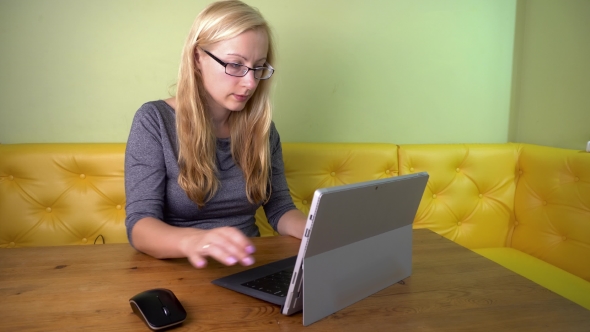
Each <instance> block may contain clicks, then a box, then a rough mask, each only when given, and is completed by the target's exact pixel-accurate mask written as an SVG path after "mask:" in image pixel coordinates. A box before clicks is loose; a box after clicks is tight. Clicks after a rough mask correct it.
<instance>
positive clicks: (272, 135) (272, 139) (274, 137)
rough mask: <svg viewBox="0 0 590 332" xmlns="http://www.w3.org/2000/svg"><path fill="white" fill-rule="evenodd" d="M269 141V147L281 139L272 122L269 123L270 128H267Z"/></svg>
mask: <svg viewBox="0 0 590 332" xmlns="http://www.w3.org/2000/svg"><path fill="white" fill-rule="evenodd" d="M268 137H269V141H270V143H271V145H273V143H276V142H277V141H278V142H280V141H281V137H280V135H279V131H278V130H277V127H276V126H275V123H274V121H271V122H270V128H269V134H268Z"/></svg>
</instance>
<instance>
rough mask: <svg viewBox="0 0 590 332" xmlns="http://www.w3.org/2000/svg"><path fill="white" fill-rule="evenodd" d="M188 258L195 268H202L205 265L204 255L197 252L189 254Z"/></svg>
mask: <svg viewBox="0 0 590 332" xmlns="http://www.w3.org/2000/svg"><path fill="white" fill-rule="evenodd" d="M187 258H188V261H189V262H190V263H191V264H192V265H193V266H194V267H196V268H197V269H202V268H204V267H205V266H207V259H205V257H203V256H201V255H198V254H194V255H191V256H189V257H187Z"/></svg>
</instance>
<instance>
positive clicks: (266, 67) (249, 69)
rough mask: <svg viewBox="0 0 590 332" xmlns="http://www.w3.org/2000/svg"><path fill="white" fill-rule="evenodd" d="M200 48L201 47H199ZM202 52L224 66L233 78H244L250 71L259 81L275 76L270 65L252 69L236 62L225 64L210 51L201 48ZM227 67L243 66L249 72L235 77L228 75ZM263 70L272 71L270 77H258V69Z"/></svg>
mask: <svg viewBox="0 0 590 332" xmlns="http://www.w3.org/2000/svg"><path fill="white" fill-rule="evenodd" d="M199 48H200V47H199ZM201 50H202V51H203V52H205V53H206V54H207V55H208V56H210V57H211V58H212V59H213V60H215V61H216V62H217V63H219V64H220V65H222V66H223V68H224V69H225V73H226V74H227V75H229V76H233V77H244V76H246V75H248V73H249V72H250V71H253V72H254V78H255V79H257V80H267V79H269V78H271V77H272V75H273V74H274V72H275V69H274V68H273V67H272V66H271V65H270V64H269V63H266V66H262V67H255V68H250V67H248V66H245V65H241V64H239V63H235V62H224V61H222V60H221V59H219V58H218V57H216V56H215V55H213V54H211V53H210V52H209V51H207V50H204V49H202V48H201ZM227 65H236V66H241V67H244V68H247V69H248V70H246V72H244V75H234V74H230V73H228V72H227ZM262 68H264V69H268V70H270V76H268V77H267V78H262V77H256V70H257V69H262Z"/></svg>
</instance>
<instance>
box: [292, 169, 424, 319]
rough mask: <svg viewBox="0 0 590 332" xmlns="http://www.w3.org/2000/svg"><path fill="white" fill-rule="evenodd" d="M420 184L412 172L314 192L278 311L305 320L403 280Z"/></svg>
mask: <svg viewBox="0 0 590 332" xmlns="http://www.w3.org/2000/svg"><path fill="white" fill-rule="evenodd" d="M427 181H428V174H427V173H417V174H411V175H404V176H399V177H392V178H386V179H380V180H374V181H367V182H362V183H355V184H350V185H344V186H337V187H331V188H324V189H318V190H316V192H315V194H314V198H313V202H312V205H311V209H310V212H309V215H308V219H307V225H306V231H305V234H304V237H303V239H302V242H301V247H300V249H299V254H298V257H297V262H296V265H295V270H294V276H293V280H292V283H291V287H290V289H289V294H288V295H287V298H286V301H285V305H284V306H283V310H282V312H283V313H284V314H292V313H294V312H297V311H299V310H301V308H303V324H304V325H309V324H311V323H313V322H315V321H317V320H319V319H321V318H323V317H325V316H327V315H330V314H332V313H334V312H336V311H338V310H340V309H342V308H344V307H346V306H348V305H350V304H352V303H354V302H357V301H359V300H361V299H363V298H365V297H367V296H369V295H371V294H373V293H375V292H377V291H379V290H381V289H383V288H385V287H388V286H390V285H392V284H394V283H396V282H398V281H400V280H402V279H404V278H407V277H408V276H409V275H410V274H411V266H412V222H413V220H414V217H415V215H416V211H417V209H418V205H419V204H420V200H421V198H422V194H423V192H424V188H425V187H426V183H427ZM302 280H303V281H302Z"/></svg>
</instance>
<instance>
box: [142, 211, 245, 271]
mask: <svg viewBox="0 0 590 332" xmlns="http://www.w3.org/2000/svg"><path fill="white" fill-rule="evenodd" d="M131 236H132V239H133V246H134V247H135V248H136V249H137V250H139V251H141V252H144V253H146V254H148V255H151V256H153V257H156V258H159V259H166V258H181V257H186V258H188V260H189V262H190V263H191V264H192V265H193V266H195V267H197V268H203V267H205V266H207V257H211V258H213V259H215V260H217V261H219V262H221V263H222V264H225V265H234V264H237V263H240V264H242V265H252V264H254V257H252V254H253V253H254V251H255V248H254V245H253V244H252V242H251V241H250V239H248V237H246V236H245V235H244V233H242V232H241V231H240V230H239V229H237V228H233V227H219V228H214V229H210V230H204V229H196V228H184V227H176V226H171V225H168V224H166V223H164V222H163V221H161V220H159V219H156V218H152V217H146V218H143V219H140V220H139V221H138V222H137V223H136V224H135V226H134V227H133V230H132V232H131Z"/></svg>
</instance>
